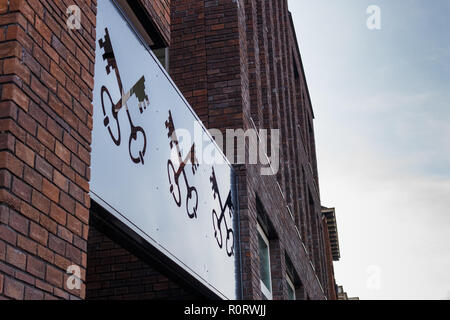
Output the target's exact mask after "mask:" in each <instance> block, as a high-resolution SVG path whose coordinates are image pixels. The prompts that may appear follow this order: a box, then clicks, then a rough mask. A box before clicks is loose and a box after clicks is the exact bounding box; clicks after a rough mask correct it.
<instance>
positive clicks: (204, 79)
mask: <svg viewBox="0 0 450 320" xmlns="http://www.w3.org/2000/svg"><path fill="white" fill-rule="evenodd" d="M102 1H103V0H102ZM117 2H118V3H119V4H121V5H123V4H125V3H126V2H127V1H125V0H123V1H122V0H121V1H117ZM72 4H75V5H77V6H78V7H79V8H80V9H81V13H82V15H81V28H80V29H79V30H69V29H68V27H67V23H66V22H67V18H68V16H67V8H68V6H69V5H72ZM125 6H126V8H127V9H128V10H130V12H133V17H134V19H137V20H139V21H140V23H141V24H142V26H144V29H145V30H144V32H147V33H148V36H149V38H151V40H152V43H153V46H152V49H154V50H157V49H162V48H166V47H168V48H169V50H168V52H169V56H168V61H169V73H170V75H171V77H172V78H173V80H174V82H175V83H176V84H177V86H178V87H179V89H180V90H181V92H182V93H183V95H184V96H185V97H186V99H187V100H188V101H189V103H190V104H191V106H192V107H193V109H194V110H195V112H196V113H197V114H198V116H199V117H200V119H201V120H202V121H203V123H204V124H205V126H206V127H207V128H218V129H221V130H223V131H225V130H226V129H228V128H242V129H244V130H247V129H253V128H267V129H279V130H280V132H281V142H282V145H281V150H280V156H281V161H280V170H279V172H278V174H277V175H275V176H261V175H260V170H259V169H260V168H259V167H258V166H255V165H236V166H235V170H236V172H237V176H238V181H237V182H238V188H239V189H238V197H239V212H240V225H239V227H240V228H239V229H240V248H241V260H242V265H241V271H242V298H244V299H264V298H265V297H264V295H263V292H262V291H261V281H260V278H261V275H260V264H261V261H260V256H259V248H258V239H259V238H258V232H259V231H258V228H257V225H260V226H261V229H262V230H263V231H264V232H265V233H266V236H267V238H268V241H269V247H270V265H271V267H270V270H271V271H270V278H271V284H272V288H271V289H272V298H273V299H287V298H288V297H289V290H290V288H289V286H290V284H291V286H292V285H293V286H294V287H295V288H294V290H295V296H296V298H297V299H313V300H315V299H332V298H335V296H336V293H335V290H334V287H335V284H334V275H333V274H332V273H333V271H332V265H331V267H330V254H329V245H328V242H329V235H328V230H327V228H326V224H325V223H324V221H323V216H322V212H321V208H322V207H321V202H320V194H319V185H318V173H317V163H316V155H315V141H314V129H313V119H314V114H313V110H312V106H311V100H310V97H309V93H308V88H307V83H306V78H305V74H304V71H303V66H302V61H301V56H300V52H299V49H298V46H297V38H296V34H295V30H294V27H293V23H292V17H291V14H290V13H289V11H288V8H287V1H286V0H271V1H265V0H234V1H232V0H195V1H192V0H171V1H170V0H157V1H154V0H152V1H149V0H139V1H131V2H130V3H129V5H125ZM96 13H97V1H96V0H73V1H70V3H69V1H64V0H59V1H49V0H0V200H1V205H0V299H2V298H5V299H57V298H61V299H108V298H109V299H113V298H115V299H127V298H128V299H149V298H161V299H162V298H164V299H177V298H191V299H192V298H208V297H210V295H209V293H208V291H207V290H206V289H205V288H203V287H202V286H201V284H198V283H195V281H194V280H192V279H186V278H185V277H182V276H179V275H178V276H177V274H179V272H178V271H179V270H177V269H176V268H170V267H167V266H168V263H167V261H165V260H164V257H162V256H160V255H159V254H158V253H157V252H154V251H153V250H151V249H148V248H147V247H146V245H145V244H143V243H142V241H141V240H140V239H138V237H136V236H135V235H133V233H132V232H131V231H129V230H127V232H125V233H124V232H123V230H124V229H126V228H125V227H124V226H121V225H120V223H118V222H117V223H111V222H108V223H105V221H106V220H107V219H105V218H104V215H105V213H102V212H101V210H94V209H93V207H95V204H92V203H91V201H90V195H89V191H90V189H89V181H90V176H91V172H90V163H91V139H92V138H91V134H92V129H93V108H94V107H95V106H93V103H92V101H93V88H94V66H95V47H96V41H97V40H98V38H99V36H98V30H96ZM155 52H156V51H155ZM165 52H166V53H167V51H165ZM106 214H107V213H106ZM108 221H109V220H108ZM124 234H125V235H124ZM70 265H77V266H80V267H81V280H82V282H83V285H82V287H81V289H80V290H72V289H70V288H68V287H67V278H68V277H69V275H68V274H67V273H66V270H67V268H68V266H70ZM287 276H288V277H289V278H290V279H291V281H290V282H288V281H286V279H287Z"/></svg>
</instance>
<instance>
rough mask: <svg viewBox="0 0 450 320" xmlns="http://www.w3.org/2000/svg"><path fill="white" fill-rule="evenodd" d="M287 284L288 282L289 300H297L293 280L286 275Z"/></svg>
mask: <svg viewBox="0 0 450 320" xmlns="http://www.w3.org/2000/svg"><path fill="white" fill-rule="evenodd" d="M286 282H287V287H288V297H287V298H288V300H295V299H296V297H295V286H294V282H293V281H292V280H291V277H289V276H288V275H286Z"/></svg>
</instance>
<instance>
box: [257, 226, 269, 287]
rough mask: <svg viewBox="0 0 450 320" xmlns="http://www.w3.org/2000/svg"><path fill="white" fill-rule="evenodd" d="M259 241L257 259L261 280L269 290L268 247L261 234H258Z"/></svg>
mask: <svg viewBox="0 0 450 320" xmlns="http://www.w3.org/2000/svg"><path fill="white" fill-rule="evenodd" d="M258 242H259V261H260V265H259V266H260V269H259V272H260V276H261V281H262V282H263V283H264V285H265V286H266V288H267V289H269V291H272V286H271V283H270V257H269V247H268V246H267V244H266V242H265V241H264V239H263V238H262V237H261V235H259V234H258Z"/></svg>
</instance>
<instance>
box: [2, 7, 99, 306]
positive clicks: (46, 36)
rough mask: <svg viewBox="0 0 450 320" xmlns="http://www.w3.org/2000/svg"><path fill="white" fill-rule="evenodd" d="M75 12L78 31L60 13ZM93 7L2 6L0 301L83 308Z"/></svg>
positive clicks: (93, 44)
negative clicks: (74, 271)
mask: <svg viewBox="0 0 450 320" xmlns="http://www.w3.org/2000/svg"><path fill="white" fill-rule="evenodd" d="M70 4H76V5H78V6H79V7H80V8H81V12H82V19H81V25H82V28H81V29H80V30H73V31H72V30H69V29H68V28H67V25H66V19H67V15H66V9H67V6H68V5H70ZM95 15H96V1H95V0H76V1H71V3H68V2H67V1H47V0H9V1H8V0H0V177H1V183H0V201H1V204H0V212H1V221H0V297H1V298H4V299H83V298H84V296H85V295H84V293H85V286H84V284H83V285H82V287H81V290H70V289H69V288H67V285H66V280H67V279H68V276H69V275H68V274H66V270H67V267H68V266H70V265H77V266H79V267H80V268H81V278H82V280H83V281H84V279H85V273H86V258H87V256H86V254H87V236H88V220H89V207H90V199H89V194H88V192H89V178H90V169H89V166H90V143H91V130H92V90H93V81H94V78H93V75H94V61H95V24H96V19H95Z"/></svg>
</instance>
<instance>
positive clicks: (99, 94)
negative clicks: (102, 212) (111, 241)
mask: <svg viewBox="0 0 450 320" xmlns="http://www.w3.org/2000/svg"><path fill="white" fill-rule="evenodd" d="M199 128H200V133H201V135H200V136H201V139H202V140H203V141H201V142H202V143H203V146H205V145H208V144H209V148H211V146H212V147H214V148H217V145H216V144H215V143H214V141H213V140H212V139H211V137H210V135H209V134H208V133H207V131H206V129H205V128H204V127H203V126H202V125H201V124H200V126H199V119H198V117H197V116H196V114H195V113H194V112H193V110H192V108H191V107H190V106H189V105H188V103H187V102H186V100H185V99H184V97H183V96H182V95H181V93H180V91H179V90H178V89H177V88H176V86H175V85H174V83H173V82H172V80H171V79H170V77H169V76H168V75H167V73H166V72H165V70H164V69H163V68H162V66H161V65H160V64H159V62H158V60H157V58H156V57H155V56H154V55H153V53H152V52H150V50H148V48H147V47H146V46H145V45H144V44H143V43H142V42H141V41H140V38H139V37H138V36H137V34H136V33H135V32H134V30H133V29H132V28H131V27H130V24H129V23H128V21H127V20H126V19H125V18H124V16H123V15H122V13H121V11H120V10H119V9H118V8H117V7H116V6H115V4H114V3H113V2H111V1H110V0H102V1H98V12H97V48H96V62H95V89H94V129H93V141H92V163H91V172H92V174H91V196H92V199H93V200H95V201H97V202H98V203H99V204H101V205H102V206H104V207H105V209H107V210H108V211H110V213H111V214H113V215H115V216H116V217H117V218H119V219H120V220H121V221H123V222H124V223H125V224H127V225H128V226H129V227H131V228H132V229H133V230H134V231H135V232H137V233H138V234H140V235H141V236H142V237H144V238H145V239H146V240H147V241H148V242H149V243H151V244H152V245H153V246H154V247H156V248H157V249H158V250H160V251H161V252H163V253H164V254H165V255H167V256H168V257H170V258H171V259H172V260H173V261H174V263H177V264H178V265H179V266H181V267H182V268H184V269H185V270H186V271H188V272H189V273H190V274H191V275H193V276H194V277H195V278H197V279H198V280H199V281H200V282H201V283H203V284H204V285H205V286H207V287H208V288H209V289H211V290H212V291H213V292H215V293H216V294H217V295H219V296H220V297H223V298H225V299H237V298H238V297H239V288H238V283H239V279H238V277H239V268H238V257H237V252H236V250H237V249H236V248H237V241H236V239H237V230H235V225H236V221H237V220H236V219H237V209H236V205H235V202H234V200H235V185H234V173H233V170H232V168H231V166H230V165H229V164H228V162H227V161H226V159H225V157H224V156H223V155H222V153H220V154H221V156H222V157H224V158H223V160H224V161H223V163H224V164H219V165H206V164H202V163H198V159H197V154H198V153H199V152H202V150H197V149H196V141H197V140H193V141H192V144H191V142H189V143H188V144H187V145H188V146H189V147H186V142H187V141H180V140H179V136H177V134H176V133H177V132H179V131H177V130H179V129H183V130H185V131H186V132H189V133H191V134H192V136H194V135H197V136H198V131H199ZM174 133H175V134H174ZM200 144H201V143H200ZM217 152H218V153H219V152H220V150H219V149H218V148H217Z"/></svg>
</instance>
